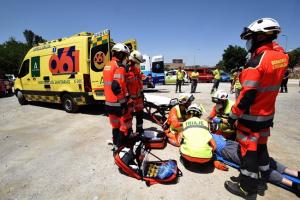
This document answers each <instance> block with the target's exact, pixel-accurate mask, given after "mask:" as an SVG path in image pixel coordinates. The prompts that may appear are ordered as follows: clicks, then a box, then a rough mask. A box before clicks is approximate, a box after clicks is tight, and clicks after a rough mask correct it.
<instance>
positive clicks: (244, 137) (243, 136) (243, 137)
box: [236, 133, 247, 141]
mask: <svg viewBox="0 0 300 200" xmlns="http://www.w3.org/2000/svg"><path fill="white" fill-rule="evenodd" d="M236 139H239V140H243V141H246V140H247V136H245V135H244V134H241V133H237V134H236Z"/></svg>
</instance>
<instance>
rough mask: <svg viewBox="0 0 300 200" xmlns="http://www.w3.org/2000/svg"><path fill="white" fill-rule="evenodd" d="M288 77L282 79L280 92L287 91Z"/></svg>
mask: <svg viewBox="0 0 300 200" xmlns="http://www.w3.org/2000/svg"><path fill="white" fill-rule="evenodd" d="M288 80H289V79H282V82H281V88H280V92H287V91H288V89H287V83H288Z"/></svg>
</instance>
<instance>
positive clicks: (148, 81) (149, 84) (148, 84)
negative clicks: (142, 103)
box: [143, 74, 155, 89]
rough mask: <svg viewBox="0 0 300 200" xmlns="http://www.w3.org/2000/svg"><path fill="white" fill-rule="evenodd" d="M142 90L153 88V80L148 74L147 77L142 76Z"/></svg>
mask: <svg viewBox="0 0 300 200" xmlns="http://www.w3.org/2000/svg"><path fill="white" fill-rule="evenodd" d="M143 88H144V89H147V88H155V84H154V83H153V79H152V76H151V74H149V75H148V76H145V75H144V78H143Z"/></svg>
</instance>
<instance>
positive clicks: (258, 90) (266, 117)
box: [230, 42, 289, 130]
mask: <svg viewBox="0 0 300 200" xmlns="http://www.w3.org/2000/svg"><path fill="white" fill-rule="evenodd" d="M288 59H289V58H288V55H287V54H285V53H284V51H283V48H282V47H280V46H279V45H278V44H277V43H276V42H273V43H268V44H266V45H264V46H261V47H260V48H258V49H257V50H256V51H255V52H254V54H253V55H252V58H251V59H250V60H249V61H248V63H247V64H246V67H247V68H246V69H244V70H243V71H242V73H241V74H240V77H239V78H240V82H241V84H242V90H241V93H240V95H239V97H238V99H237V101H236V103H235V105H234V106H233V107H232V113H230V116H231V117H232V118H235V119H237V118H238V120H239V122H240V123H241V124H243V125H245V126H246V127H249V128H253V129H255V130H260V129H262V128H267V127H270V126H272V125H273V117H274V113H275V101H276V97H277V95H278V92H279V88H280V85H281V81H282V78H283V75H284V72H285V70H286V68H287V66H288Z"/></svg>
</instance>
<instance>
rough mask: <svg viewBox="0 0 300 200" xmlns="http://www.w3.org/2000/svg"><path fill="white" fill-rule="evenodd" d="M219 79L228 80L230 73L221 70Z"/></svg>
mask: <svg viewBox="0 0 300 200" xmlns="http://www.w3.org/2000/svg"><path fill="white" fill-rule="evenodd" d="M221 81H222V82H230V75H229V74H228V73H226V72H223V71H222V72H221Z"/></svg>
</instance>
